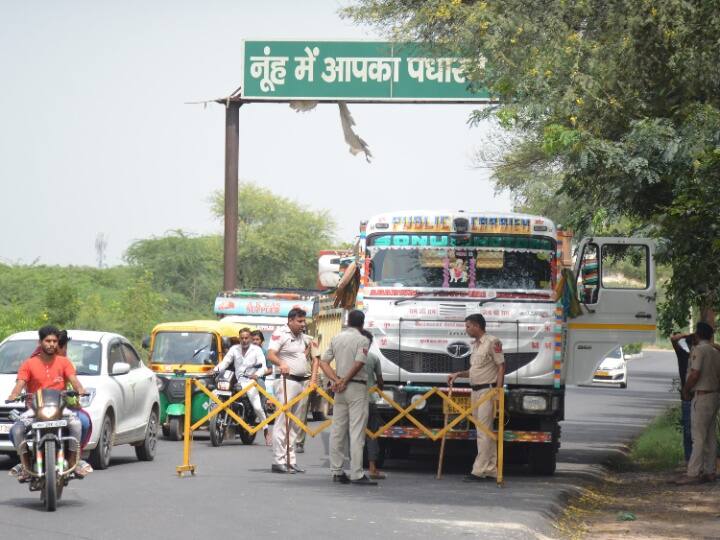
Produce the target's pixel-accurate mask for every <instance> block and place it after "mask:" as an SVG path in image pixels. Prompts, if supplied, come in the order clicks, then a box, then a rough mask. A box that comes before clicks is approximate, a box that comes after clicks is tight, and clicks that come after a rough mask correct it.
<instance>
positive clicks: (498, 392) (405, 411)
mask: <svg viewBox="0 0 720 540" xmlns="http://www.w3.org/2000/svg"><path fill="white" fill-rule="evenodd" d="M193 385H194V386H195V387H196V388H198V389H199V390H200V391H202V392H204V393H205V394H207V396H208V397H209V398H210V399H211V400H212V401H213V402H214V403H215V404H216V405H217V406H216V407H214V408H213V409H211V410H210V411H209V412H208V413H207V414H206V415H205V416H204V417H202V418H201V419H200V420H198V421H197V422H195V423H194V424H191V423H190V416H191V415H190V410H191V409H190V407H191V400H192V387H193ZM252 388H257V390H258V391H259V392H260V393H261V394H263V395H264V396H265V397H266V398H267V400H268V401H269V402H270V403H272V404H273V405H274V406H275V412H273V413H272V414H271V415H269V416H268V417H267V418H266V419H265V420H264V421H262V422H261V423H259V424H257V425H256V426H250V425H248V423H247V422H245V421H244V420H243V419H242V418H240V417H239V416H238V415H237V414H235V412H234V411H233V410H232V409H230V408H229V407H230V405H232V404H233V403H234V402H235V401H237V400H238V399H240V398H241V397H243V396H244V395H245V394H247V393H248V392H249V391H250V390H251V389H252ZM313 391H314V392H317V393H318V394H320V395H321V396H322V397H323V398H324V399H326V400H327V401H328V402H329V403H331V404H334V403H335V401H334V400H333V398H332V397H331V396H330V395H328V394H327V393H326V392H325V390H323V389H322V388H320V387H319V386H317V385H315V384H310V385H308V387H307V388H305V390H303V391H302V392H301V393H300V394H298V395H297V396H295V397H294V398H293V399H291V400H290V401H288V402H287V403H285V404H283V403H280V402H279V401H278V400H277V399H276V398H275V397H274V396H272V395H271V394H270V393H268V391H267V390H265V389H264V388H263V387H262V386H260V385H259V384H258V383H257V382H255V381H253V383H252V384H250V385H248V386H246V387H245V388H243V389H242V390H240V391H238V392H237V393H236V394H233V395H232V396H231V397H230V399H228V400H227V401H224V402H223V401H221V400H220V399H219V398H218V397H217V396H216V395H215V394H213V392H212V391H211V390H209V389H208V388H207V387H206V386H205V385H204V384H203V383H201V382H200V381H199V380H197V379H194V378H188V379H186V380H185V410H186V411H187V413H186V414H185V433H184V439H183V464H182V465H179V466H178V467H176V470H177V473H178V474H179V475H182V473H184V472H190V473H191V474H195V465H193V464H191V463H190V454H191V443H192V432H193V431H195V430H197V429H198V428H200V427H201V426H202V425H203V424H204V423H205V422H207V421H208V420H210V419H211V418H212V417H214V416H215V415H217V414H218V413H220V412H222V411H224V410H227V413H228V414H229V415H230V416H231V417H232V419H233V420H235V421H236V422H237V423H238V424H239V425H240V426H242V427H243V429H245V430H246V431H247V432H248V433H251V434H254V433H257V432H258V431H260V430H261V429H264V428H265V427H266V426H267V425H268V424H269V423H270V422H272V421H273V420H275V419H276V418H277V417H278V416H280V415H281V414H283V413H285V414H286V415H287V417H288V419H289V420H291V421H292V422H294V423H295V424H296V425H297V426H298V427H299V428H300V429H302V430H303V431H305V433H307V434H308V435H310V436H311V437H315V436H316V435H317V434H318V433H320V432H321V431H323V430H325V429H327V428H328V427H330V426H331V425H332V420H331V419H328V420H326V421H324V422H323V423H322V424H320V426H319V427H318V428H316V429H310V427H308V426H307V425H306V424H305V423H304V422H303V421H302V420H300V419H299V418H298V417H297V416H295V415H294V414H292V412H291V410H292V408H293V407H294V406H295V405H296V404H297V403H299V402H300V401H302V400H303V399H305V398H307V397H308V396H309V395H310V394H311V393H312V392H313ZM368 393H370V394H372V393H376V394H377V395H379V396H380V397H382V398H383V399H384V400H385V401H386V402H387V403H388V404H389V405H390V406H391V407H393V408H394V409H395V410H397V411H398V414H397V415H396V416H395V417H393V418H392V419H391V420H389V421H388V422H387V423H386V424H385V425H384V426H382V427H380V428H378V429H377V431H374V432H373V431H370V430H369V429H367V428H366V429H365V433H366V435H367V436H368V437H370V438H372V439H377V438H378V437H381V436H382V435H383V434H384V433H385V432H386V431H387V430H388V429H390V428H391V427H393V426H394V425H395V424H397V423H398V422H399V421H400V420H403V419H406V420H408V421H409V422H410V423H411V424H413V425H414V426H415V427H417V428H418V429H419V430H420V431H421V432H422V433H423V434H424V435H425V436H426V437H427V438H428V439H430V440H432V441H438V440H440V439H441V438H442V437H443V436H444V435H445V434H447V433H448V432H449V431H451V430H452V429H453V428H454V427H455V426H457V425H458V424H459V423H460V422H462V421H463V420H465V419H467V420H468V421H469V422H472V423H473V424H474V425H475V429H476V430H480V431H482V432H483V433H485V434H486V435H487V436H488V437H490V438H491V439H492V440H494V441H496V443H497V483H498V484H502V482H503V443H504V435H505V433H504V432H505V430H504V426H505V391H504V389H503V388H493V389H490V390H488V391H487V392H485V393H484V394H483V395H482V396H481V397H480V399H478V400H476V401H474V402H472V401H471V400H470V399H468V400H467V401H470V403H469V405H467V404H466V403H467V402H466V401H465V400H462V397H460V396H458V397H460V399H461V401H460V402H458V401H455V400H454V399H452V398H451V397H450V396H448V394H446V393H445V392H444V391H442V390H441V389H439V388H431V389H430V390H428V391H427V392H425V393H424V394H422V396H421V397H420V399H418V400H416V401H413V402H412V403H410V405H409V406H407V407H405V408H403V407H402V406H401V405H400V404H399V403H397V402H396V401H395V400H393V399H392V398H391V397H390V396H389V395H387V394H386V393H385V392H383V391H382V390H380V389H379V388H378V387H377V386H373V387H372V388H370V390H369V391H368ZM433 395H437V396H438V397H439V398H440V399H441V400H442V401H443V409H445V410H447V411H448V412H449V413H450V414H451V415H453V416H454V418H453V419H452V420H451V421H449V422H448V423H447V425H445V426H444V427H443V428H442V429H430V428H428V427H427V426H425V425H424V424H423V423H422V422H420V421H419V420H418V419H417V418H415V417H414V416H413V415H412V412H413V411H414V410H415V409H416V408H417V407H418V406H419V405H420V404H421V403H423V402H425V401H427V400H428V399H429V398H430V397H432V396H433ZM489 400H494V405H493V407H494V414H493V417H494V418H495V417H497V418H498V430H497V433H495V432H493V431H492V427H490V428H488V427H487V426H486V425H484V424H483V423H482V422H480V421H478V420H477V419H476V418H475V417H474V416H473V414H472V413H473V410H475V409H477V408H478V407H479V406H480V405H482V404H483V403H485V402H486V401H489ZM446 408H447V409H446Z"/></svg>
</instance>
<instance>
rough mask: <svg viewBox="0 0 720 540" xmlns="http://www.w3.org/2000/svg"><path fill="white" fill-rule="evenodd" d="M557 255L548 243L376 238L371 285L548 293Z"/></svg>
mask: <svg viewBox="0 0 720 540" xmlns="http://www.w3.org/2000/svg"><path fill="white" fill-rule="evenodd" d="M554 251H555V242H554V241H553V240H552V239H551V238H548V237H544V238H543V237H530V236H490V235H471V236H470V235H468V236H467V237H465V238H462V239H460V240H456V238H454V237H452V236H450V235H407V234H394V235H383V236H376V237H371V238H369V239H368V254H369V256H370V257H371V266H370V285H382V286H386V287H387V286H389V287H442V288H464V289H522V290H528V289H529V290H547V289H551V288H552V259H553V255H554Z"/></svg>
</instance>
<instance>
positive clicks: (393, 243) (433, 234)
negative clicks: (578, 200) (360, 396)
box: [357, 210, 656, 474]
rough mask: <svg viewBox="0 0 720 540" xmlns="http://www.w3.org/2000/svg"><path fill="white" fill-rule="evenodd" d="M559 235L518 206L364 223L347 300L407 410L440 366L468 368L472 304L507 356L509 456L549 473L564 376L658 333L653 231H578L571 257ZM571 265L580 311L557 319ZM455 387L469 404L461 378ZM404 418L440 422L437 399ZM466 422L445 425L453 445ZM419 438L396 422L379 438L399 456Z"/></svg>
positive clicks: (437, 376)
mask: <svg viewBox="0 0 720 540" xmlns="http://www.w3.org/2000/svg"><path fill="white" fill-rule="evenodd" d="M569 240H570V238H569V237H568V235H567V234H565V233H564V232H563V231H559V230H558V229H557V228H556V226H555V225H554V224H553V223H552V221H550V220H549V219H546V218H543V217H540V216H531V215H524V214H514V213H513V214H499V213H478V212H465V211H420V210H413V211H406V212H391V213H386V214H381V215H377V216H375V217H373V218H372V219H370V220H369V221H367V222H363V223H362V225H361V232H360V241H359V244H358V252H357V265H358V267H359V268H360V288H359V292H358V295H357V306H358V307H359V308H361V309H363V310H364V311H365V313H366V327H367V328H368V329H369V330H370V331H371V332H372V333H373V335H374V341H373V344H372V347H371V351H372V352H373V353H374V354H377V355H378V357H379V358H380V359H381V363H382V369H383V377H384V379H385V384H386V390H387V391H388V392H390V393H391V395H392V397H393V398H394V400H395V401H396V402H397V403H399V404H401V405H402V406H403V407H405V406H408V405H409V404H410V403H411V402H413V401H417V400H419V397H420V395H422V394H423V393H425V392H427V391H428V390H429V389H430V388H432V387H434V386H439V387H446V386H447V375H448V373H450V372H454V371H460V370H465V369H467V368H468V366H469V361H470V343H471V340H470V338H468V336H467V335H466V333H465V326H464V319H465V317H466V316H467V315H469V314H471V313H482V314H483V315H484V316H485V318H486V320H487V332H488V333H490V334H493V335H495V336H497V337H499V338H500V339H501V340H502V343H503V349H504V352H505V362H506V377H505V382H506V401H505V402H506V416H505V418H506V419H508V423H507V425H506V426H505V429H506V431H505V441H506V446H505V448H506V452H507V453H508V457H509V458H510V459H513V458H514V460H517V459H518V458H519V459H522V460H524V461H525V462H527V463H528V464H529V466H530V469H531V471H532V472H534V473H536V474H552V473H554V471H555V464H556V453H557V450H558V448H559V447H560V422H561V421H562V420H563V419H564V413H565V386H566V385H568V384H583V383H590V382H591V381H592V377H593V373H594V370H595V368H596V366H597V365H598V364H599V363H600V362H601V361H602V360H603V358H604V357H605V356H606V355H607V354H608V353H610V352H611V351H612V350H613V349H615V348H616V347H617V346H618V345H622V344H626V343H633V342H649V341H654V339H655V333H656V308H655V270H654V261H653V257H654V243H653V241H652V240H649V239H643V238H586V239H583V240H582V241H580V242H579V243H578V245H577V251H576V254H577V255H576V256H575V258H574V262H572V259H571V257H570V256H569V250H568V249H567V247H568V243H569ZM561 243H564V244H565V249H564V251H563V249H562V246H560V244H561ZM571 265H572V277H571V280H572V281H573V282H574V283H572V284H570V285H575V287H574V288H575V289H576V291H573V294H576V295H577V300H578V301H579V302H580V306H581V311H582V313H581V314H580V315H579V316H576V317H575V318H568V319H567V320H565V317H564V315H563V314H564V310H563V307H562V305H563V304H562V298H558V297H557V296H556V291H555V288H556V286H557V283H558V280H559V279H560V276H561V270H562V268H563V267H564V266H565V267H568V266H571ZM572 289H573V287H570V288H568V289H567V290H568V291H571V290H572ZM560 296H562V294H561V295H560ZM567 302H568V298H567V293H566V296H565V303H566V304H567ZM456 391H457V392H459V393H460V397H459V398H456V399H461V400H462V399H464V400H466V401H467V400H468V399H469V388H468V381H467V380H465V381H462V380H460V381H458V383H457V384H456ZM463 392H465V393H464V394H463ZM380 407H381V409H380V411H381V415H382V417H383V418H384V420H386V421H389V420H391V419H392V418H393V417H395V416H396V415H397V414H398V411H397V410H395V409H394V408H393V407H391V406H390V405H389V404H388V403H385V402H381V403H380ZM412 414H413V415H414V416H415V418H417V419H418V420H420V421H421V422H422V423H423V424H424V425H425V426H426V427H428V428H430V429H439V428H442V427H443V422H444V411H443V404H442V401H441V400H440V398H439V397H438V396H432V397H431V398H430V399H428V402H427V403H418V404H417V405H416V410H415V411H414V412H413V413H412ZM451 418H452V417H451ZM471 427H473V426H472V424H469V425H468V422H467V421H465V422H461V423H460V424H458V426H457V429H454V430H453V431H451V432H450V433H449V434H448V436H447V438H448V439H449V445H450V446H449V447H448V451H449V452H453V447H456V448H457V447H458V446H462V445H468V444H469V443H472V442H474V438H475V431H474V429H470V428H471ZM423 439H424V440H425V444H429V439H427V438H426V437H424V435H423V433H422V432H421V431H420V430H419V429H418V428H416V427H415V426H413V425H412V424H411V423H410V422H409V421H407V420H406V419H403V420H401V421H399V422H398V423H396V424H394V425H393V426H392V427H390V428H388V429H386V430H385V432H384V433H383V437H382V439H381V448H382V449H383V452H384V455H389V456H391V457H399V458H401V457H404V456H406V455H407V454H408V453H409V452H410V451H411V450H414V449H415V448H420V447H421V446H423ZM457 440H459V441H457ZM462 440H464V441H465V442H464V443H463V442H461V441H462ZM458 450H460V449H459V448H458Z"/></svg>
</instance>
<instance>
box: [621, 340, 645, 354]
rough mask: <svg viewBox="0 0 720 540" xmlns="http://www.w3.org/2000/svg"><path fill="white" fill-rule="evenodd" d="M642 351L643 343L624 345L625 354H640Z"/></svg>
mask: <svg viewBox="0 0 720 540" xmlns="http://www.w3.org/2000/svg"><path fill="white" fill-rule="evenodd" d="M641 351H642V343H628V344H627V345H623V352H624V353H625V354H638V353H639V352H641Z"/></svg>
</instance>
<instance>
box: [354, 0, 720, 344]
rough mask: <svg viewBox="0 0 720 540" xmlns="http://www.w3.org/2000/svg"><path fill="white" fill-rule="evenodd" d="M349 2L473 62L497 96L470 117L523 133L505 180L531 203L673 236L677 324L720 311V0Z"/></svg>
mask: <svg viewBox="0 0 720 540" xmlns="http://www.w3.org/2000/svg"><path fill="white" fill-rule="evenodd" d="M344 13H345V15H347V16H349V17H352V18H353V19H355V20H356V21H360V22H364V23H368V24H371V25H374V26H376V27H378V28H380V29H381V30H383V31H385V33H386V34H387V35H388V36H389V37H390V38H391V39H398V40H408V39H409V40H414V41H419V42H423V43H429V44H432V48H433V49H436V51H437V52H445V53H448V54H452V55H457V56H461V57H463V58H468V59H471V61H470V63H469V64H468V67H467V72H468V77H469V79H470V80H471V84H472V85H473V86H474V87H476V88H481V87H483V88H487V89H489V90H490V92H491V93H492V94H494V95H495V96H496V97H497V98H498V102H497V104H496V105H492V106H489V107H487V108H485V109H484V110H483V111H480V112H478V113H476V114H475V115H474V116H473V118H472V119H471V120H473V121H479V120H481V119H486V118H490V117H493V118H495V119H496V121H497V122H498V124H499V125H500V126H501V127H503V128H505V129H508V130H511V132H512V133H513V135H514V138H513V139H512V142H511V143H510V145H509V148H508V152H507V153H506V157H505V160H504V163H502V164H501V166H500V167H498V169H497V179H498V186H499V187H500V188H501V189H502V188H506V189H510V190H512V191H513V193H514V194H516V196H517V198H518V199H519V200H520V202H521V204H522V203H523V202H526V203H529V204H530V205H533V206H535V205H537V206H538V207H539V208H540V209H543V208H546V207H548V205H549V201H550V200H551V199H552V197H553V196H555V197H557V199H556V201H557V208H558V212H555V214H558V213H562V215H561V216H560V219H559V221H560V222H561V223H563V224H564V225H568V226H572V227H573V228H574V229H575V230H576V232H579V233H584V232H590V233H592V234H596V235H597V234H602V233H604V232H605V230H606V229H608V228H610V229H612V228H618V229H620V230H621V231H623V232H624V233H625V234H629V233H638V234H646V235H652V236H654V237H656V238H659V239H664V240H665V241H664V242H663V243H662V244H661V250H660V252H659V254H658V260H659V261H660V262H661V263H664V264H667V265H668V267H669V268H670V269H671V277H670V278H669V280H668V284H667V291H666V294H667V298H666V300H665V302H664V303H663V304H662V313H663V315H662V318H661V322H662V325H663V329H664V330H665V331H669V330H670V328H671V327H672V326H683V325H684V324H686V322H687V318H688V313H689V311H690V308H691V307H692V306H700V307H703V308H705V307H712V306H714V307H715V308H720V295H719V294H718V288H719V287H720V264H719V262H720V245H719V244H720V242H718V241H717V240H716V238H717V237H718V232H720V231H719V227H720V212H717V208H718V207H720V189H718V188H720V180H719V178H720V174H719V173H720V166H719V165H720V90H719V89H720V70H718V69H717V66H718V64H719V63H720V47H718V46H717V36H718V35H720V10H718V9H717V5H716V3H714V2H687V1H685V0H666V1H664V2H653V1H651V0H620V1H617V2H612V3H610V4H608V3H606V2H590V1H588V0H579V1H574V2H568V1H566V0H548V1H544V2H527V1H526V0H504V1H502V2H496V1H479V2H463V1H460V0H433V1H428V2H416V1H414V0H358V1H357V2H356V3H355V6H354V7H351V8H347V9H346V10H345V11H344ZM473 59H474V60H473ZM528 158H529V159H528ZM523 175H524V176H525V177H526V179H523ZM538 196H539V198H537V199H536V197H538ZM550 216H551V217H555V219H558V217H557V216H554V215H553V214H552V213H550ZM618 223H619V224H620V225H622V226H620V227H617V224H618Z"/></svg>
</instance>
